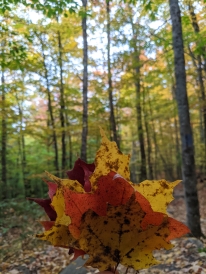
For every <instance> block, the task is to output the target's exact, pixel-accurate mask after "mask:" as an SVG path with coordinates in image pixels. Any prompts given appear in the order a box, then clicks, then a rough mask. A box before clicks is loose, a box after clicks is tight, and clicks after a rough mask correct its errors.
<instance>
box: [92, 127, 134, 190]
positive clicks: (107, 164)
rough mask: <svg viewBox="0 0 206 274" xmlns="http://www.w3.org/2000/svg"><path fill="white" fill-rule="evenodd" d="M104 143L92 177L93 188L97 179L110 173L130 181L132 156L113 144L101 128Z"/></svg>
mask: <svg viewBox="0 0 206 274" xmlns="http://www.w3.org/2000/svg"><path fill="white" fill-rule="evenodd" d="M100 133H101V136H102V142H101V146H100V148H99V150H98V151H97V153H96V157H95V161H94V163H95V170H94V172H93V174H92V175H91V177H90V182H91V184H92V187H93V188H95V185H96V182H97V179H98V178H99V177H101V176H103V175H107V174H108V173H109V172H110V171H114V172H116V173H118V174H120V175H121V176H122V177H123V178H125V179H126V180H130V171H129V159H130V155H124V154H122V152H121V151H120V150H119V149H118V147H117V144H116V143H115V142H111V141H109V140H108V138H107V137H106V135H105V132H104V131H103V130H102V129H101V128H100Z"/></svg>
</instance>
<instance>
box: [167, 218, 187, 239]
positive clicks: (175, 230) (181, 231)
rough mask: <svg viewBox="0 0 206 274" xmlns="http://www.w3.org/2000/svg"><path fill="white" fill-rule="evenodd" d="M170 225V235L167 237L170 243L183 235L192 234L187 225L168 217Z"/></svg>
mask: <svg viewBox="0 0 206 274" xmlns="http://www.w3.org/2000/svg"><path fill="white" fill-rule="evenodd" d="M168 223H169V230H170V235H169V236H168V237H167V241H170V240H172V239H174V238H179V237H181V236H182V235H185V234H187V233H190V230H189V228H188V227H187V226H186V225H184V224H182V223H180V222H179V221H177V220H175V219H173V218H170V217H168Z"/></svg>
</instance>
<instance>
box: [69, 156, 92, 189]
mask: <svg viewBox="0 0 206 274" xmlns="http://www.w3.org/2000/svg"><path fill="white" fill-rule="evenodd" d="M94 169H95V165H94V164H93V163H92V164H87V163H85V162H84V161H82V160H81V159H80V158H79V159H77V160H76V162H75V164H74V168H73V169H72V170H69V171H67V175H68V177H69V179H71V180H77V181H78V182H79V183H80V184H81V185H82V186H83V187H84V190H85V191H86V192H89V191H91V183H90V181H89V177H90V175H91V174H92V173H93V172H94Z"/></svg>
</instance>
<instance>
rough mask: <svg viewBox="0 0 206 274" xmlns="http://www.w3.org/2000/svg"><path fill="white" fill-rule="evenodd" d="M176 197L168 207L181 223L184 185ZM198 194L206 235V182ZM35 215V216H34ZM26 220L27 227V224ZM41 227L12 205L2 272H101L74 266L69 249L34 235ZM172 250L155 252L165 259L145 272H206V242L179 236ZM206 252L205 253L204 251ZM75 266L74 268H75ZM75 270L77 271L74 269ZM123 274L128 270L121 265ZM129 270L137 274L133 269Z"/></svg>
mask: <svg viewBox="0 0 206 274" xmlns="http://www.w3.org/2000/svg"><path fill="white" fill-rule="evenodd" d="M174 195H175V197H176V198H175V200H174V201H173V202H172V203H171V204H170V206H169V208H168V212H169V214H170V215H171V216H172V217H174V218H176V219H177V220H179V221H181V222H185V221H186V209H185V204H184V199H183V187H182V185H179V186H177V188H176V189H175V193H174ZM198 195H199V201H200V213H201V225H202V230H203V233H204V234H205V235H206V185H205V184H203V183H199V184H198ZM31 215H32V216H33V218H32V216H31ZM7 222H10V224H12V225H10V227H9V228H7V229H6V228H5V227H4V226H5V223H7ZM23 223H24V226H23ZM40 230H41V226H40V224H39V223H38V222H37V221H36V216H35V214H27V215H24V214H22V215H18V214H16V212H15V208H13V207H11V208H9V209H8V212H7V211H6V213H5V222H4V223H3V225H2V224H1V229H0V274H1V273H2V274H3V273H5V274H6V273H10V274H19V273H23V274H44V273H45V274H46V273H53V274H58V273H60V272H61V271H63V272H62V273H63V274H66V273H68V274H84V273H87V274H92V273H97V272H98V271H97V270H95V269H85V268H79V267H81V266H82V264H83V263H84V261H83V260H82V259H81V260H79V261H78V262H74V263H73V264H72V265H70V267H67V266H68V265H69V264H70V259H71V257H69V255H68V251H67V250H65V249H62V248H55V247H52V246H50V245H48V244H47V243H44V242H42V241H39V240H37V239H35V238H34V237H33V233H36V232H39V231H40ZM172 243H173V244H174V248H173V249H172V250H169V251H166V250H160V251H155V252H154V256H155V257H156V258H157V259H158V260H159V261H161V264H160V265H158V266H155V267H152V268H150V269H149V270H141V271H139V273H140V274H144V273H173V274H175V273H197V274H198V273H201V274H204V273H205V274H206V241H205V240H203V239H201V240H198V239H195V238H193V237H190V238H186V237H183V238H181V239H177V240H175V241H172ZM200 251H202V252H200ZM71 267H73V268H71ZM70 269H73V270H70ZM118 270H119V272H120V274H124V273H125V272H126V270H125V269H124V267H123V266H119V267H118ZM127 273H135V272H134V271H133V270H132V269H129V270H128V272H127Z"/></svg>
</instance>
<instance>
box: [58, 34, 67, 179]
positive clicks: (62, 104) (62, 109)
mask: <svg viewBox="0 0 206 274" xmlns="http://www.w3.org/2000/svg"><path fill="white" fill-rule="evenodd" d="M57 35H58V47H59V69H60V121H61V144H62V147H61V151H62V166H61V173H62V177H63V178H64V173H65V171H66V131H65V102H64V82H63V64H62V42H61V34H60V32H59V31H58V32H57Z"/></svg>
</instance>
